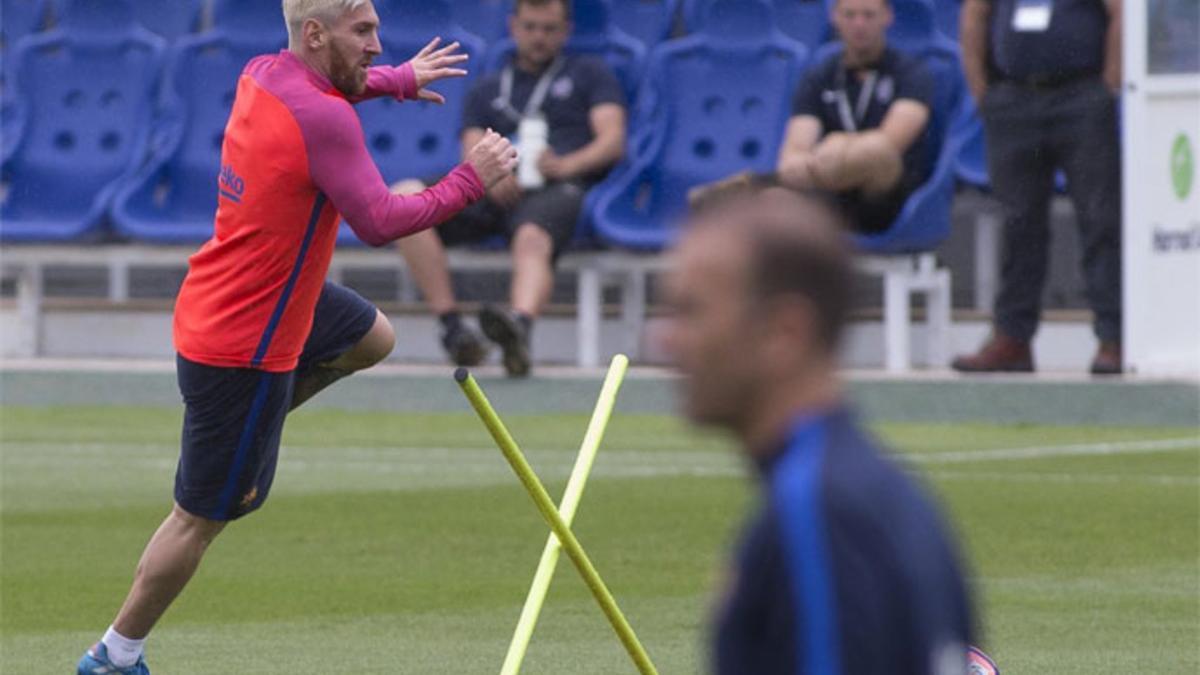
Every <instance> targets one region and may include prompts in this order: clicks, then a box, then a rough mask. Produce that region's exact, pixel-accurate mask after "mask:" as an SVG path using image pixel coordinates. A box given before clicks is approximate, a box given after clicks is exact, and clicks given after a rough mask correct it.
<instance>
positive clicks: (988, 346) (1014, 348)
mask: <svg viewBox="0 0 1200 675" xmlns="http://www.w3.org/2000/svg"><path fill="white" fill-rule="evenodd" d="M950 367H952V368H954V369H955V370H957V371H960V372H964V373H1032V372H1033V350H1031V349H1030V348H1029V343H1028V342H1022V341H1020V340H1016V339H1014V338H1011V337H1009V336H1007V335H1004V334H1003V333H992V337H991V338H989V339H988V341H987V342H985V343H984V345H983V347H981V348H980V349H979V351H978V352H975V353H974V354H971V355H969V356H960V357H958V358H956V359H954V362H953V363H951V364H950Z"/></svg>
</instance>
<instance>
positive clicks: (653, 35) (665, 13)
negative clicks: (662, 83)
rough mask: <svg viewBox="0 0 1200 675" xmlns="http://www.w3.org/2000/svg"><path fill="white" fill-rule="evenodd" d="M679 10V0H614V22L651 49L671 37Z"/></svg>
mask: <svg viewBox="0 0 1200 675" xmlns="http://www.w3.org/2000/svg"><path fill="white" fill-rule="evenodd" d="M678 11H679V0H613V2H612V22H613V23H614V24H615V25H616V26H617V27H618V28H620V29H621V30H623V31H625V32H626V33H628V34H629V35H631V36H633V37H634V38H637V39H638V40H639V41H640V42H641V43H642V44H643V45H645V46H646V48H647V49H651V48H653V47H655V46H656V45H658V43H660V42H662V41H663V40H666V39H667V38H668V37H670V35H671V29H672V28H674V25H675V16H676V14H677V13H678Z"/></svg>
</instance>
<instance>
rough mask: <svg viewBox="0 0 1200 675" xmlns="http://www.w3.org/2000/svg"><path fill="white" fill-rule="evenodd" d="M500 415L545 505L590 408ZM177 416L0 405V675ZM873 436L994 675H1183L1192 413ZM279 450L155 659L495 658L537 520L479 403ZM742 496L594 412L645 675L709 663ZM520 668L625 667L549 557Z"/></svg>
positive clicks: (590, 498)
mask: <svg viewBox="0 0 1200 675" xmlns="http://www.w3.org/2000/svg"><path fill="white" fill-rule="evenodd" d="M464 407H465V404H464ZM506 421H507V423H508V424H509V426H510V428H511V429H512V431H513V434H514V436H515V437H516V439H517V440H518V442H520V443H521V445H522V447H523V449H524V450H525V451H526V453H527V455H528V456H529V458H530V461H531V462H532V464H533V465H534V468H535V469H537V470H538V472H539V473H540V474H541V476H542V478H543V480H544V481H545V482H546V483H547V486H548V487H549V488H550V490H551V492H552V494H554V495H555V498H556V499H557V496H558V495H559V494H561V491H562V487H563V485H564V483H565V480H566V477H567V475H568V473H569V471H570V468H571V465H572V463H573V461H574V454H575V448H576V447H577V445H578V443H579V440H580V438H581V436H582V433H583V430H584V427H585V425H586V417H585V416H582V415H549V416H514V417H510V418H508V419H507V420H506ZM179 426H180V419H179V414H178V412H176V411H172V410H167V409H152V408H146V409H130V408H53V407H52V408H39V409H25V408H8V409H4V410H2V411H0V444H2V445H0V452H2V453H3V454H2V460H0V489H2V492H0V505H2V515H0V635H2V637H0V671H2V672H5V673H14V674H15V673H21V674H22V675H35V674H39V673H66V672H73V667H74V662H75V660H76V659H77V658H78V656H79V654H80V653H81V652H82V650H83V649H84V648H85V647H86V646H87V645H88V644H89V643H90V642H91V641H93V640H95V639H96V638H97V637H98V636H99V634H100V632H101V631H102V630H103V629H104V628H105V627H106V626H107V625H108V622H109V621H110V620H111V618H112V614H113V612H114V611H115V610H116V608H117V606H118V605H119V603H120V602H121V599H122V598H123V595H124V593H125V591H126V589H127V587H128V583H129V578H130V575H131V573H132V570H133V568H134V565H135V563H136V561H137V557H138V555H139V554H140V552H141V549H142V546H143V545H144V544H145V542H146V540H147V538H148V537H149V536H150V534H151V532H152V531H153V529H154V527H155V526H156V525H157V524H158V522H159V521H160V520H161V518H162V516H163V515H164V514H165V513H166V510H167V508H168V506H169V503H170V497H171V486H172V480H171V479H172V475H173V472H174V465H175V459H176V452H177V450H176V448H177V446H178V430H179ZM876 429H877V431H878V432H879V433H880V434H881V435H882V436H883V437H885V438H886V439H887V440H888V441H889V442H890V443H891V444H892V445H893V446H894V447H895V448H896V449H897V451H898V452H899V453H901V454H903V455H905V456H906V457H908V456H914V457H917V459H918V461H915V462H913V464H912V465H913V466H914V467H916V468H915V471H916V472H918V473H920V474H922V475H923V476H924V477H925V479H926V480H928V482H929V483H930V484H931V485H932V487H933V489H934V490H935V491H936V492H937V493H938V494H939V495H940V496H941V498H942V499H943V500H944V503H945V504H946V505H947V506H948V508H949V511H950V514H951V518H952V519H953V521H954V523H955V525H956V527H957V528H958V530H959V532H960V533H961V535H962V537H963V540H964V542H965V547H966V549H967V551H968V552H969V555H970V558H971V561H972V569H973V575H972V578H973V581H974V585H975V588H976V590H977V597H978V601H979V603H978V604H979V606H980V607H981V609H982V612H983V619H984V631H985V633H984V638H983V642H984V646H985V647H986V648H987V650H988V651H989V652H990V653H991V654H992V656H994V657H995V658H996V659H997V660H998V662H999V663H1000V666H1001V668H1002V669H1003V670H1004V671H1005V672H1006V673H1009V674H1016V673H1053V674H1054V675H1061V674H1063V673H1089V674H1090V673H1122V674H1125V673H1156V674H1159V673H1195V672H1197V671H1198V669H1200V567H1198V566H1200V440H1196V442H1194V443H1191V442H1187V441H1185V442H1181V443H1180V442H1175V443H1170V442H1169V443H1160V444H1157V445H1156V444H1155V443H1153V442H1152V441H1155V439H1179V438H1185V439H1186V438H1188V437H1191V438H1193V439H1195V438H1197V430H1196V429H1148V428H1138V429H1124V428H1120V429H1118V428H1111V429H1104V428H1061V427H1022V426H1010V427H994V426H972V425H938V426H931V425H878V426H877V427H876ZM284 445H285V447H284V451H283V456H282V459H281V464H280V469H279V473H278V476H277V479H276V483H275V488H274V491H273V495H272V497H271V499H270V500H269V501H268V503H267V506H266V507H265V508H264V509H263V510H262V511H261V512H260V513H258V514H256V515H254V516H253V517H250V518H248V519H246V520H244V521H242V522H240V523H237V524H236V525H234V526H232V527H231V528H229V529H228V530H227V531H226V533H225V534H223V535H222V536H221V537H220V538H219V539H218V540H217V542H216V543H215V544H214V546H213V548H212V549H211V551H210V553H209V556H208V558H207V560H206V562H205V564H204V566H203V567H202V568H201V571H200V573H199V574H198V576H197V577H196V579H195V580H194V581H193V582H192V584H191V586H190V587H189V588H188V590H187V591H186V593H185V595H184V596H183V598H182V599H181V601H180V602H178V603H177V604H176V606H175V607H174V608H172V610H171V611H170V613H169V614H168V615H167V617H166V619H165V620H164V621H163V623H162V624H161V625H160V626H159V628H158V630H156V632H155V633H154V635H153V637H152V640H151V642H150V644H149V647H148V654H147V656H148V661H149V663H150V665H151V667H152V669H154V672H157V673H167V674H169V675H186V674H188V673H264V674H265V673H295V672H311V673H318V672H319V673H329V672H338V673H349V672H359V673H401V672H405V673H494V672H496V671H498V670H499V667H500V663H501V661H502V660H503V656H504V652H505V649H506V647H507V645H508V639H509V636H510V635H511V631H512V629H513V627H514V625H515V623H516V619H517V615H518V613H519V611H520V607H521V603H522V601H523V600H524V596H525V592H526V590H527V587H528V584H529V581H530V579H531V577H532V574H533V570H534V567H535V566H536V564H537V560H538V555H539V553H540V551H541V548H542V545H543V544H544V542H545V537H546V528H545V526H544V525H543V524H542V522H541V520H540V517H539V516H538V514H537V512H536V511H535V509H534V507H533V505H532V503H531V502H530V500H529V498H528V496H527V495H526V494H525V493H524V491H523V490H522V488H521V487H520V485H519V484H518V483H517V480H516V478H515V477H514V476H512V474H511V472H510V470H509V468H508V466H507V465H506V464H505V463H504V461H503V459H502V457H501V456H500V453H499V452H498V451H497V450H496V449H495V448H494V446H492V444H491V442H490V440H489V438H488V437H487V435H486V434H485V432H484V430H483V428H482V426H481V425H480V423H479V422H478V420H477V419H475V418H474V416H473V415H471V414H470V413H468V412H464V413H461V414H436V415H394V414H379V413H350V412H335V411H329V410H317V411H311V412H300V413H298V414H296V415H295V416H294V418H293V419H291V420H290V421H289V423H288V428H287V430H286V433H285V440H284ZM1063 446H1069V447H1067V449H1065V450H1064V449H1063ZM1029 448H1032V450H1023V451H1021V452H1007V451H1005V452H994V451H995V450H997V449H1001V450H1009V449H1029ZM921 460H923V461H921ZM753 499H754V489H753V482H752V480H749V479H747V477H746V475H745V472H744V471H743V467H742V465H741V463H740V462H739V461H738V459H737V458H736V457H735V456H734V455H732V454H731V453H730V452H729V446H728V444H727V443H726V442H724V441H723V440H721V439H719V438H714V437H711V436H710V437H702V436H699V435H696V434H695V433H693V432H691V431H688V430H687V429H685V428H684V427H683V426H682V425H681V424H680V423H679V422H677V421H675V420H673V419H671V418H668V417H660V416H636V415H627V414H618V415H616V416H615V417H614V419H613V421H612V424H611V425H610V427H609V431H608V437H607V439H606V441H605V443H604V445H603V446H602V448H601V451H600V454H599V457H598V459H597V463H596V468H595V471H594V473H593V476H592V480H591V482H590V484H589V486H588V489H587V492H586V493H585V495H584V498H583V502H582V506H581V508H580V512H579V516H578V518H577V520H576V523H575V531H576V533H577V534H578V536H579V538H580V540H581V541H582V543H583V545H584V546H585V547H586V548H587V550H588V552H589V554H590V555H591V556H592V558H593V560H594V561H595V563H596V565H597V567H598V569H599V570H600V572H601V574H602V575H603V576H604V578H605V581H606V582H607V583H608V584H609V586H610V588H611V589H612V591H613V593H614V594H615V595H616V597H617V599H618V601H619V602H620V604H621V607H622V609H623V610H624V611H625V613H626V614H627V616H628V617H629V619H630V622H631V623H632V624H633V626H634V628H635V629H636V630H637V632H638V635H639V637H640V638H641V639H642V641H643V642H644V643H645V645H646V647H647V649H648V650H649V652H650V655H651V656H652V657H653V658H654V660H655V662H656V664H657V666H658V668H659V670H660V671H661V672H663V673H694V672H700V671H703V669H704V663H705V649H704V640H705V636H706V629H707V618H706V617H707V615H708V612H709V607H710V603H711V601H712V598H713V597H714V595H715V594H716V593H717V592H718V591H719V588H720V586H721V581H722V579H723V577H724V575H725V568H724V564H725V561H726V559H727V553H728V547H729V546H730V544H731V541H730V539H731V537H732V536H733V533H734V532H735V531H736V528H737V526H738V524H739V522H740V519H741V518H742V516H743V515H744V514H745V513H746V512H747V511H748V510H749V509H750V508H752V506H753ZM524 670H525V672H528V673H620V672H633V671H632V666H631V665H630V664H629V662H628V659H627V657H626V656H625V654H624V652H623V651H622V649H621V647H620V644H619V643H618V642H617V639H616V637H615V636H614V635H613V633H612V631H611V630H610V629H609V627H608V625H607V623H606V622H605V621H604V618H603V616H602V615H601V614H600V611H599V610H598V608H597V607H596V606H595V604H594V602H593V601H592V599H591V597H590V595H588V594H587V591H586V589H585V587H584V586H583V584H582V582H581V581H580V580H579V578H578V576H577V575H576V574H575V571H574V569H573V568H572V567H571V566H570V563H569V561H567V560H563V561H562V562H560V564H559V570H558V575H557V576H556V579H555V582H554V585H553V587H552V589H551V594H550V598H549V599H548V601H547V604H546V607H545V609H544V610H543V612H542V618H541V622H540V625H539V627H538V630H537V632H536V633H535V635H534V638H533V642H532V644H531V646H530V649H529V653H528V656H527V658H526V661H525V669H524Z"/></svg>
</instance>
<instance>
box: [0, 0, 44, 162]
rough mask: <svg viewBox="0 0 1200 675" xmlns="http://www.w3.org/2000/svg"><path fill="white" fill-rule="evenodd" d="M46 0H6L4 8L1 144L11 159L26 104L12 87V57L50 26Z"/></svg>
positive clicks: (0, 60) (0, 23)
mask: <svg viewBox="0 0 1200 675" xmlns="http://www.w3.org/2000/svg"><path fill="white" fill-rule="evenodd" d="M47 7H48V4H47V2H46V0H4V2H3V5H0V12H2V15H0V19H3V20H2V21H0V136H2V138H0V142H2V144H3V154H2V155H0V157H3V158H4V159H7V158H8V156H9V154H11V152H12V150H13V148H14V147H15V143H14V141H15V139H16V138H17V137H18V136H19V135H20V129H21V124H22V118H23V115H24V103H23V102H21V101H19V100H17V97H16V96H15V95H14V93H13V92H12V90H11V89H10V87H9V81H10V79H9V69H10V68H11V63H12V59H11V58H9V57H10V56H11V54H12V52H13V49H14V48H15V46H16V43H17V41H18V40H20V39H21V38H23V37H25V36H26V35H29V34H31V33H36V32H37V31H39V30H41V29H42V28H43V27H44V26H45V24H46V10H47Z"/></svg>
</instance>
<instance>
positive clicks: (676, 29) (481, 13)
mask: <svg viewBox="0 0 1200 675" xmlns="http://www.w3.org/2000/svg"><path fill="white" fill-rule="evenodd" d="M56 1H57V4H58V6H59V7H56V4H55V3H56ZM210 1H211V2H215V3H216V4H217V5H218V7H219V6H220V5H222V4H226V3H227V2H228V1H229V0H170V1H166V2H164V1H163V0H132V5H133V8H134V11H135V14H136V16H137V19H138V23H140V24H141V25H142V27H144V28H146V29H147V30H149V31H151V32H153V33H155V34H157V35H159V36H161V37H163V38H165V39H167V40H175V39H176V38H179V37H182V36H184V35H187V34H190V33H195V32H198V31H199V30H201V29H203V28H206V27H207V25H206V24H207V21H206V17H207V15H208V14H207V13H208V10H209V9H210V8H209V3H210ZM234 1H238V0H234ZM240 1H241V2H252V1H254V0H240ZM961 1H962V0H934V3H933V4H934V9H935V11H936V20H937V25H938V28H939V30H940V31H941V32H942V33H944V34H946V35H948V36H950V37H956V36H957V35H958V10H959V4H960V3H961ZM278 4H279V3H278V2H272V1H270V0H267V1H265V2H263V3H262V5H263V7H264V8H267V9H271V10H275V11H268V12H264V13H262V14H257V15H250V16H247V19H248V20H249V23H248V24H247V26H246V28H247V29H252V30H255V31H259V32H261V33H262V34H263V35H271V34H272V33H275V32H277V31H278V29H279V21H278V16H277V15H278V11H277V10H278ZM381 4H383V5H387V4H388V3H381ZM392 4H396V3H392ZM401 4H404V5H406V6H404V7H403V8H402V9H403V10H405V11H407V10H409V9H412V8H413V7H416V6H419V5H421V4H422V3H421V2H419V0H417V1H413V2H409V3H401ZM771 4H772V5H774V8H775V25H776V26H777V27H778V28H779V29H780V30H781V31H783V32H784V33H785V34H786V35H788V36H789V37H791V38H793V39H795V40H797V41H799V42H800V43H802V44H804V45H805V46H807V47H809V48H810V49H813V48H815V47H817V46H819V45H820V44H822V43H824V42H827V41H828V40H830V39H831V37H832V32H831V29H830V27H829V22H828V13H827V12H826V10H825V7H824V4H825V1H824V0H772V3H771ZM452 5H453V7H452V15H453V19H454V22H455V23H456V24H458V25H460V26H462V27H463V28H465V29H466V30H467V31H469V32H470V33H472V34H474V35H476V36H478V37H480V38H481V39H483V40H484V41H485V42H486V43H489V44H490V43H492V42H493V41H495V40H498V39H502V38H503V37H505V35H506V33H507V16H508V13H509V11H510V8H511V5H512V0H456V1H455V2H453V3H452ZM704 5H705V2H704V0H612V2H611V6H612V19H613V23H614V24H615V26H616V27H617V28H619V29H620V30H621V31H623V32H624V33H625V34H627V35H629V36H632V37H633V38H635V39H637V40H638V41H639V42H640V43H641V44H642V45H643V46H644V47H645V48H646V49H651V48H653V47H654V46H656V45H657V44H658V43H660V42H663V41H664V40H667V39H669V38H672V37H680V36H681V35H682V33H686V32H696V31H698V30H699V29H700V27H701V23H702V22H703V20H704V12H703V9H704ZM70 6H71V5H70V3H69V2H68V1H67V0H3V7H2V11H3V15H4V22H3V29H2V33H3V35H2V39H3V40H4V42H5V43H8V44H11V43H12V42H15V41H16V40H18V39H20V38H22V37H24V36H26V35H28V34H30V33H35V32H38V31H39V30H42V29H43V28H45V27H46V26H47V25H48V24H49V23H50V22H52V21H53V20H55V19H61V18H62V17H61V16H60V14H61V13H62V12H67V11H69V7H70ZM60 7H61V8H60ZM898 18H899V20H900V21H901V22H902V23H903V22H904V20H905V18H906V17H904V16H900V17H898Z"/></svg>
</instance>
